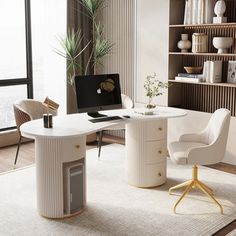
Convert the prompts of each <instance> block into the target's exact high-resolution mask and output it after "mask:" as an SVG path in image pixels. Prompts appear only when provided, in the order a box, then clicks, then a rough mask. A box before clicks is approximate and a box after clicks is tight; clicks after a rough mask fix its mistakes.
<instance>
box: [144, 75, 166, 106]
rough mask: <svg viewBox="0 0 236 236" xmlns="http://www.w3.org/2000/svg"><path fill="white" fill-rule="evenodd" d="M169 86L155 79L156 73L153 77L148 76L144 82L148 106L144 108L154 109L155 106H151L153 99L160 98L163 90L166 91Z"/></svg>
mask: <svg viewBox="0 0 236 236" xmlns="http://www.w3.org/2000/svg"><path fill="white" fill-rule="evenodd" d="M169 86H170V84H169V83H168V82H167V83H164V82H162V81H160V80H158V79H157V75H156V73H154V74H153V75H148V76H147V77H146V79H145V82H144V89H145V95H146V96H147V97H148V104H147V105H146V107H147V108H148V109H152V108H155V107H156V105H155V104H153V98H154V97H157V96H161V95H162V94H163V93H164V89H167V88H168V87H169Z"/></svg>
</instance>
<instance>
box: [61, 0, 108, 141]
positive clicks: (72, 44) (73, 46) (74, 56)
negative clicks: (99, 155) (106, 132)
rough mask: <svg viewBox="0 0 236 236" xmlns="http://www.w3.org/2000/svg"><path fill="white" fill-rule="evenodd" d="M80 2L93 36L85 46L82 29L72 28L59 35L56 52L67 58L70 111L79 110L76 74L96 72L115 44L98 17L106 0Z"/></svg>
mask: <svg viewBox="0 0 236 236" xmlns="http://www.w3.org/2000/svg"><path fill="white" fill-rule="evenodd" d="M79 3H80V4H81V5H82V6H83V7H84V9H85V10H86V16H87V17H89V19H90V20H91V38H90V39H87V43H86V45H85V46H84V47H83V46H82V42H83V40H86V39H84V37H83V34H82V32H81V30H80V29H79V30H77V31H75V30H74V29H70V30H68V33H67V35H65V36H59V37H58V41H59V43H60V46H61V49H60V50H58V49H56V53H57V54H59V55H60V56H62V57H64V58H65V59H66V60H67V81H68V84H69V88H68V94H69V96H67V99H68V104H69V106H70V107H71V109H70V110H69V111H68V113H76V112H77V106H76V91H75V83H74V78H75V76H76V75H87V74H89V73H90V71H93V74H96V72H97V69H98V66H99V65H101V66H102V59H103V58H104V57H105V56H106V55H108V54H109V53H110V52H111V49H112V47H113V44H112V43H111V42H110V41H109V40H108V39H106V38H105V37H104V27H103V25H102V24H101V22H100V21H98V19H97V16H98V13H99V11H100V10H101V9H102V8H104V3H105V0H79ZM81 14H83V13H81ZM85 50H90V51H89V52H90V54H89V58H88V61H87V62H86V63H84V62H83V63H81V56H82V54H83V53H84V52H85ZM72 91H73V92H72ZM95 138H96V135H93V138H91V135H90V138H89V139H90V140H91V141H94V140H95Z"/></svg>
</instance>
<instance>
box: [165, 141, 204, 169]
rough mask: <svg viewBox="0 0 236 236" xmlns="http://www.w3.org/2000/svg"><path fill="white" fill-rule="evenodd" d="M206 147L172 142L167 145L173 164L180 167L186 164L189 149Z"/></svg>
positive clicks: (202, 144) (194, 143)
mask: <svg viewBox="0 0 236 236" xmlns="http://www.w3.org/2000/svg"><path fill="white" fill-rule="evenodd" d="M202 146H207V145H206V144H204V143H200V142H199V143H198V142H173V143H170V144H169V148H168V151H169V154H170V158H171V160H172V161H173V162H175V163H176V164H180V165H187V164H188V151H189V149H191V148H195V147H202Z"/></svg>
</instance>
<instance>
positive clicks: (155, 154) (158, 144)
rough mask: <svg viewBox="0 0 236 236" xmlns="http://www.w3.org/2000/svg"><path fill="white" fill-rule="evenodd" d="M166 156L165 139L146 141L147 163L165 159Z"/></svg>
mask: <svg viewBox="0 0 236 236" xmlns="http://www.w3.org/2000/svg"><path fill="white" fill-rule="evenodd" d="M166 156H167V141H166V139H165V140H161V141H149V142H147V159H146V160H147V164H154V163H158V162H162V161H165V159H166Z"/></svg>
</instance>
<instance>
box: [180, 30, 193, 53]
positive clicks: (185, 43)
mask: <svg viewBox="0 0 236 236" xmlns="http://www.w3.org/2000/svg"><path fill="white" fill-rule="evenodd" d="M191 46H192V43H191V42H190V41H189V40H188V34H181V40H180V41H179V42H178V44H177V47H178V48H179V49H180V50H181V52H183V53H184V52H188V49H190V48H191Z"/></svg>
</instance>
